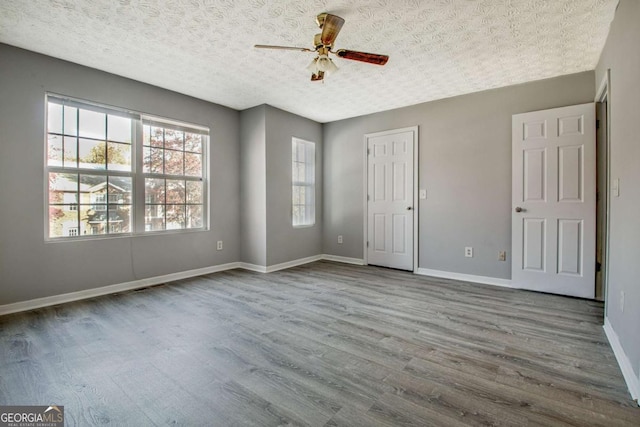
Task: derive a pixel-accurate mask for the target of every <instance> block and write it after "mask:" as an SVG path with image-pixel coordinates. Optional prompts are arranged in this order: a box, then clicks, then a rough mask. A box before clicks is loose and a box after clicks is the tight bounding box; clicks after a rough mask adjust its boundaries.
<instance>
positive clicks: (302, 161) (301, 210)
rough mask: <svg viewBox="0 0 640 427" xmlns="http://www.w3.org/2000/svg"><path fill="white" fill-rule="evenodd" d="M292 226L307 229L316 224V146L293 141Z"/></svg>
mask: <svg viewBox="0 0 640 427" xmlns="http://www.w3.org/2000/svg"><path fill="white" fill-rule="evenodd" d="M291 158H292V180H291V181H292V188H291V191H292V198H291V206H292V224H293V226H294V227H306V226H311V225H314V224H315V222H316V204H315V195H316V145H315V143H313V142H309V141H304V140H302V139H298V138H293V140H292V152H291Z"/></svg>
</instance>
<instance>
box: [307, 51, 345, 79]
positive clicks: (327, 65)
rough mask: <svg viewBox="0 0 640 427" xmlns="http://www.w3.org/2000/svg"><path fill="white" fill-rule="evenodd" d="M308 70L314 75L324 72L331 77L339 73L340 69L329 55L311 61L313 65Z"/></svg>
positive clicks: (319, 56)
mask: <svg viewBox="0 0 640 427" xmlns="http://www.w3.org/2000/svg"><path fill="white" fill-rule="evenodd" d="M307 70H308V71H310V72H312V73H313V74H318V73H319V72H320V71H323V72H324V73H326V74H327V75H329V74H331V73H334V72H336V71H338V67H337V66H336V64H334V63H333V61H332V60H331V58H329V57H328V56H327V55H318V56H317V57H316V58H314V59H313V61H311V64H309V66H308V67H307Z"/></svg>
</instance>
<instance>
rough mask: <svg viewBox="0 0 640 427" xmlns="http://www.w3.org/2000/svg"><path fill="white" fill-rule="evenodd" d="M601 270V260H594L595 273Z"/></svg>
mask: <svg viewBox="0 0 640 427" xmlns="http://www.w3.org/2000/svg"><path fill="white" fill-rule="evenodd" d="M601 270H602V263H601V262H598V261H596V273H597V272H598V271H601Z"/></svg>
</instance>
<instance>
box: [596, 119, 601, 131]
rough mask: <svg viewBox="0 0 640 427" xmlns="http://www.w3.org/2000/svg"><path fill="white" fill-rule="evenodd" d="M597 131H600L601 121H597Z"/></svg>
mask: <svg viewBox="0 0 640 427" xmlns="http://www.w3.org/2000/svg"><path fill="white" fill-rule="evenodd" d="M596 129H600V120H596Z"/></svg>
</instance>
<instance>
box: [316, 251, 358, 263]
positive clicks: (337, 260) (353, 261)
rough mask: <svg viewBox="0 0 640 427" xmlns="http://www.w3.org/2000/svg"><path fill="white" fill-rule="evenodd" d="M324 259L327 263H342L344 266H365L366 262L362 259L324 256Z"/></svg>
mask: <svg viewBox="0 0 640 427" xmlns="http://www.w3.org/2000/svg"><path fill="white" fill-rule="evenodd" d="M322 259H323V260H326V261H335V262H341V263H344V264H354V265H364V260H363V259H362V258H349V257H346V256H338V255H328V254H324V255H322Z"/></svg>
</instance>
